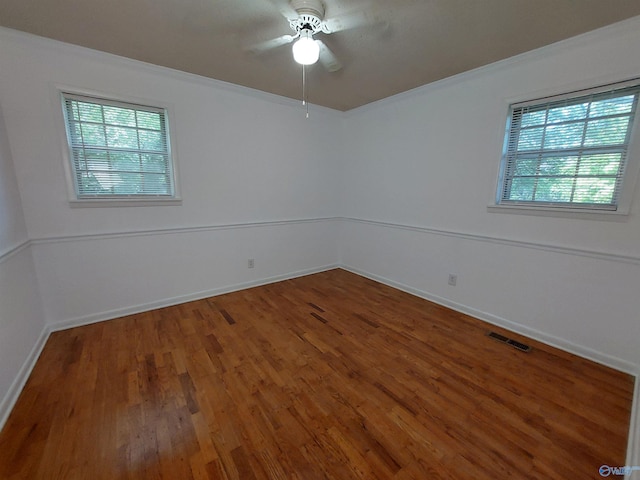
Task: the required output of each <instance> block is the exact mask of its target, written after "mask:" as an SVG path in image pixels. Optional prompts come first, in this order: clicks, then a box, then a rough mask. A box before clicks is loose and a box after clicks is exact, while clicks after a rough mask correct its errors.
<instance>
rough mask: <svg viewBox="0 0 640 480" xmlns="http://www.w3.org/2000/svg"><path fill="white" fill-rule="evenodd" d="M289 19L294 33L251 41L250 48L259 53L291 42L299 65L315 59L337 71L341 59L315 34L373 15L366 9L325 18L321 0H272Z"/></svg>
mask: <svg viewBox="0 0 640 480" xmlns="http://www.w3.org/2000/svg"><path fill="white" fill-rule="evenodd" d="M271 2H272V3H273V4H275V5H276V7H277V8H278V9H279V10H280V12H281V13H282V15H283V16H284V17H285V18H286V19H287V20H288V21H289V26H290V27H291V29H292V30H293V31H294V33H293V35H291V34H288V35H282V36H280V37H277V38H273V39H271V40H267V41H265V42H261V43H258V44H255V45H253V46H252V47H251V48H250V49H249V50H250V51H252V52H253V53H255V54H261V53H264V52H266V51H268V50H271V49H273V48H277V47H280V46H283V45H287V44H290V43H291V42H294V41H295V43H294V44H293V48H292V50H293V57H294V59H295V60H296V62H298V63H300V64H302V65H311V64H314V63H316V62H317V61H318V60H319V61H320V63H321V64H322V65H323V66H324V68H325V69H326V70H327V71H329V72H337V71H338V70H340V69H341V68H342V63H341V62H340V60H338V58H337V57H336V56H335V54H334V53H333V52H332V51H331V50H330V49H329V47H327V45H326V44H325V43H324V42H323V41H322V40H318V39H316V38H314V35H316V34H325V35H329V34H332V33H336V32H340V31H342V30H347V29H350V28H355V27H359V26H363V25H368V24H372V23H375V20H376V19H375V17H374V16H372V15H371V14H369V13H366V12H358V13H355V14H349V15H342V16H340V17H336V18H329V19H325V18H324V14H325V6H324V4H323V3H322V0H271Z"/></svg>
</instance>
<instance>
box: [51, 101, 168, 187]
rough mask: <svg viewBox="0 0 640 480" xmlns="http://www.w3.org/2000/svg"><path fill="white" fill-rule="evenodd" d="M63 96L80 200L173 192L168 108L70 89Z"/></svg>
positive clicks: (72, 162)
mask: <svg viewBox="0 0 640 480" xmlns="http://www.w3.org/2000/svg"><path fill="white" fill-rule="evenodd" d="M62 98H63V110H64V115H65V121H66V126H67V138H68V141H69V150H70V155H71V164H72V168H73V174H74V182H75V188H76V194H77V197H78V198H79V199H82V198H101V197H106V198H114V197H126V198H130V197H145V198H149V197H172V196H173V173H172V161H171V155H170V147H169V139H168V132H167V130H168V129H167V117H166V112H165V110H164V109H162V108H155V107H147V106H141V105H134V104H128V103H123V102H118V101H112V100H104V99H98V98H92V97H86V96H81V95H74V94H67V93H64V94H63V95H62Z"/></svg>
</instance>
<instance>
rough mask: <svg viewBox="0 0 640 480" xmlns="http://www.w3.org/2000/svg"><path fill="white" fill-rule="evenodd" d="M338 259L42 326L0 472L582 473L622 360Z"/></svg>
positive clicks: (600, 455)
mask: <svg viewBox="0 0 640 480" xmlns="http://www.w3.org/2000/svg"><path fill="white" fill-rule="evenodd" d="M489 329H491V330H494V331H497V332H499V333H502V334H505V333H508V332H505V331H504V330H501V329H499V328H496V327H491V326H489V325H487V324H485V323H483V322H480V321H479V320H475V319H473V318H470V317H467V316H465V315H462V314H460V313H456V312H454V311H451V310H448V309H446V308H443V307H440V306H437V305H435V304H432V303H430V302H427V301H425V300H422V299H419V298H417V297H414V296H411V295H408V294H405V293H403V292H400V291H398V290H394V289H392V288H389V287H386V286H384V285H381V284H378V283H376V282H373V281H370V280H368V279H365V278H362V277H359V276H357V275H354V274H351V273H348V272H346V271H343V270H332V271H329V272H324V273H319V274H316V275H310V276H307V277H302V278H298V279H293V280H288V281H284V282H280V283H276V284H271V285H267V286H263V287H258V288H253V289H249V290H244V291H240V292H236V293H231V294H227V295H222V296H218V297H214V298H209V299H205V300H200V301H196V302H191V303H187V304H183V305H179V306H175V307H169V308H163V309H159V310H155V311H152V312H148V313H143V314H139V315H132V316H129V317H125V318H120V319H117V320H111V321H108V322H102V323H97V324H93V325H88V326H84V327H78V328H73V329H70V330H66V331H62V332H56V333H53V334H52V335H51V337H50V338H49V341H48V342H47V345H46V346H45V348H44V351H43V352H42V355H41V356H40V358H39V360H38V362H37V364H36V366H35V369H34V371H33V372H32V374H31V376H30V378H29V381H28V383H27V385H26V387H25V389H24V391H23V393H22V395H21V397H20V399H19V401H18V403H17V405H16V407H15V409H14V411H13V412H12V414H11V417H10V418H9V420H8V422H7V424H6V426H5V428H4V430H3V431H2V433H1V434H0V478H3V479H18V478H20V479H27V478H28V479H65V480H70V479H91V480H98V479H171V480H178V479H180V480H184V479H191V478H193V479H242V480H251V479H300V480H303V479H304V480H312V479H339V480H347V479H392V478H393V479H420V480H423V479H440V478H442V479H445V478H446V479H456V480H460V479H496V478H510V479H529V478H537V479H578V478H579V479H589V478H593V479H597V478H601V477H600V475H599V474H598V468H599V467H600V465H603V464H607V465H612V466H622V465H624V464H625V449H626V441H627V433H628V428H629V416H630V408H631V401H632V394H633V378H632V377H631V376H629V375H627V374H623V373H620V372H617V371H615V370H612V369H610V368H607V367H604V366H601V365H599V364H596V363H593V362H590V361H587V360H584V359H582V358H579V357H576V356H574V355H571V354H568V353H565V352H562V351H559V350H556V349H554V348H551V347H548V346H545V345H542V344H539V343H537V342H534V341H531V340H527V339H523V338H522V337H519V336H517V335H515V334H509V336H511V337H513V338H516V339H517V340H520V341H524V342H525V343H528V344H530V345H531V346H532V347H533V349H532V351H531V352H529V353H524V352H520V351H518V350H516V349H514V348H512V347H510V346H508V345H505V344H502V343H499V342H497V341H495V340H492V339H490V338H488V337H487V336H486V333H487V331H488V330H489Z"/></svg>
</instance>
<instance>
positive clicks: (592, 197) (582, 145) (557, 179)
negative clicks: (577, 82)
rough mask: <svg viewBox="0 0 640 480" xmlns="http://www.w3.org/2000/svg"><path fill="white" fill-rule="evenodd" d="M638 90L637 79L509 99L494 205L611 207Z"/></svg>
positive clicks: (624, 165)
mask: <svg viewBox="0 0 640 480" xmlns="http://www.w3.org/2000/svg"><path fill="white" fill-rule="evenodd" d="M639 92H640V84H639V83H638V82H637V81H636V82H635V83H633V82H630V83H626V84H617V85H614V86H608V87H603V88H600V89H593V90H590V91H581V92H577V93H573V94H568V95H564V96H562V97H553V98H547V99H543V100H537V101H532V102H526V103H521V104H514V105H512V106H511V114H510V118H509V120H508V123H507V134H506V140H505V152H504V155H503V159H502V166H501V177H500V182H499V184H498V192H497V202H498V204H500V205H515V206H518V205H519V206H540V207H551V208H571V209H584V210H596V211H607V210H609V211H616V210H617V209H618V207H619V204H620V199H621V195H622V190H623V186H624V184H625V182H624V180H625V174H626V173H628V170H629V169H628V166H629V163H630V161H631V160H632V159H631V158H630V156H629V154H628V153H629V150H630V146H631V136H632V135H631V134H632V131H633V125H634V119H635V114H636V111H637V107H638V94H639ZM634 161H635V162H636V163H637V161H638V159H635V160H634ZM627 183H628V182H627Z"/></svg>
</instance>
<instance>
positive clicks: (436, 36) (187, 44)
mask: <svg viewBox="0 0 640 480" xmlns="http://www.w3.org/2000/svg"><path fill="white" fill-rule="evenodd" d="M286 1H287V0H108V1H105V0H0V25H2V26H5V27H9V28H14V29H17V30H23V31H26V32H30V33H34V34H36V35H41V36H45V37H50V38H54V39H57V40H61V41H64V42H68V43H72V44H77V45H82V46H85V47H89V48H93V49H96V50H101V51H105V52H110V53H114V54H117V55H122V56H124V57H129V58H133V59H137V60H142V61H145V62H148V63H152V64H156V65H162V66H166V67H171V68H174V69H177V70H183V71H186V72H191V73H195V74H198V75H203V76H206V77H211V78H215V79H218V80H223V81H227V82H231V83H234V84H238V85H244V86H247V87H251V88H255V89H258V90H263V91H265V92H271V93H274V94H277V95H283V96H286V97H291V98H300V97H301V84H302V82H301V67H300V65H298V64H296V63H295V62H294V61H293V59H292V57H291V48H290V45H286V46H282V47H279V48H277V49H274V50H271V51H269V52H267V53H264V54H262V55H255V54H252V53H250V52H249V51H248V47H250V46H251V45H254V44H256V43H258V42H261V41H264V40H268V39H271V38H275V37H279V36H281V35H284V34H288V33H291V30H290V28H289V24H288V21H287V20H286V19H285V18H284V17H283V16H282V15H281V13H280V7H282V3H283V2H285V3H286ZM324 4H325V7H326V15H325V17H326V18H336V17H337V18H340V17H341V16H344V15H350V14H353V13H356V12H363V13H365V14H366V15H368V16H371V17H375V18H376V19H377V20H378V21H377V22H374V24H373V25H370V26H365V27H360V28H355V29H351V30H346V31H341V32H336V33H334V34H332V35H328V36H327V35H323V34H319V37H321V38H322V39H323V40H324V42H325V43H326V44H327V45H328V46H329V47H330V48H331V49H332V50H333V52H334V53H335V54H336V55H337V56H338V57H339V59H340V60H341V62H342V63H343V64H344V68H343V69H342V70H340V71H338V72H335V73H328V72H326V71H325V70H324V69H323V68H322V66H321V65H319V64H316V65H314V66H312V67H310V68H309V70H308V77H307V78H308V89H309V90H308V92H309V94H308V95H309V101H310V102H311V103H314V104H318V105H324V106H326V107H330V108H334V109H337V110H349V109H352V108H355V107H358V106H361V105H364V104H367V103H370V102H373V101H375V100H379V99H381V98H385V97H388V96H391V95H394V94H396V93H400V92H403V91H406V90H409V89H411V88H415V87H418V86H420V85H424V84H427V83H431V82H434V81H436V80H439V79H442V78H445V77H448V76H451V75H455V74H457V73H460V72H463V71H467V70H471V69H473V68H476V67H479V66H482V65H486V64H489V63H492V62H495V61H497V60H501V59H504V58H508V57H511V56H513V55H517V54H519V53H523V52H526V51H528V50H532V49H535V48H538V47H541V46H544V45H548V44H550V43H553V42H556V41H559V40H562V39H565V38H568V37H572V36H575V35H578V34H580V33H583V32H587V31H590V30H594V29H596V28H599V27H602V26H605V25H608V24H611V23H614V22H617V21H620V20H623V19H626V18H629V17H633V16H636V15H640V1H638V0H393V1H390V0H387V1H385V0H324Z"/></svg>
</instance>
